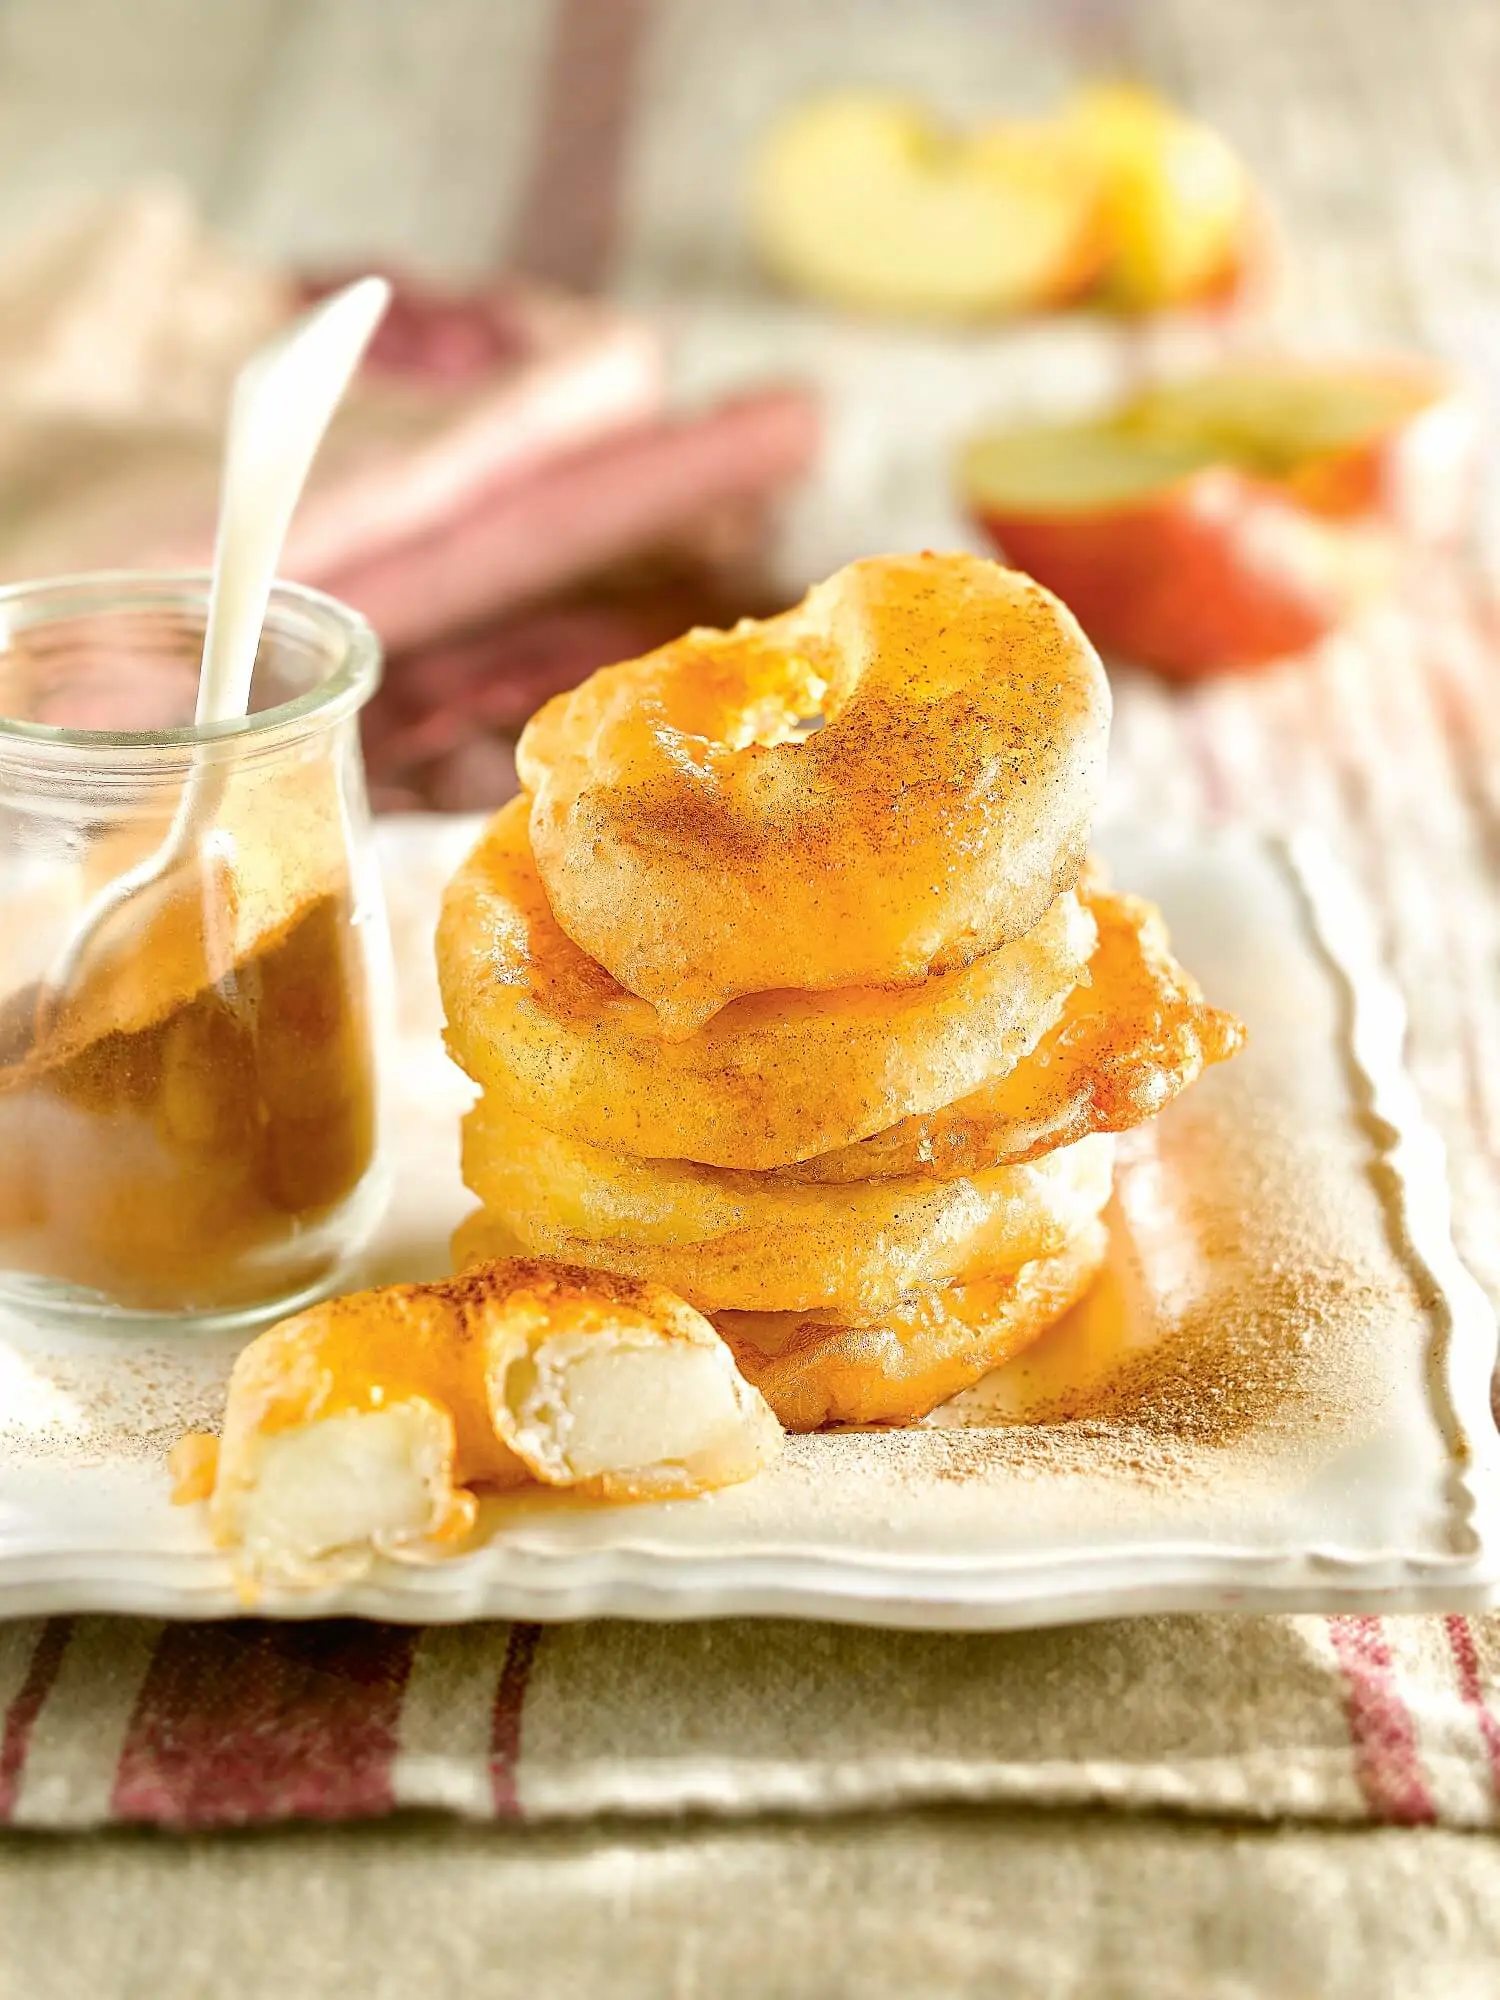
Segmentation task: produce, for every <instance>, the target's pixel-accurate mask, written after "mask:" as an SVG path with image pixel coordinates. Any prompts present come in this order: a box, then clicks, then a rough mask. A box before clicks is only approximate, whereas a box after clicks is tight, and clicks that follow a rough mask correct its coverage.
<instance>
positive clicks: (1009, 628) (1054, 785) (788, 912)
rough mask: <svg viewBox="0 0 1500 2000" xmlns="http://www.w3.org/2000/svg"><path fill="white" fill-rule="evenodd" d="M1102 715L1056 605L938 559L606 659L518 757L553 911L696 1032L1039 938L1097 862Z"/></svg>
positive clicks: (961, 560)
mask: <svg viewBox="0 0 1500 2000" xmlns="http://www.w3.org/2000/svg"><path fill="white" fill-rule="evenodd" d="M1109 714H1110V701H1109V684H1108V681H1107V680H1106V679H1105V675H1104V670H1103V668H1102V666H1101V665H1100V662H1099V657H1098V655H1097V654H1096V653H1095V651H1094V649H1093V647H1092V646H1091V645H1090V644H1089V642H1088V640H1087V639H1086V638H1085V636H1084V634H1083V632H1082V630H1081V629H1080V627H1079V626H1078V623H1077V621H1076V620H1075V619H1074V618H1073V616H1072V614H1071V613H1070V612H1069V611H1068V610H1067V609H1066V607H1065V606H1063V605H1062V604H1061V603H1059V602H1058V600H1057V599H1056V598H1055V597H1053V596H1052V595H1051V594H1050V593H1049V592H1048V591H1046V590H1044V589H1043V588H1042V587H1041V586H1040V585H1039V584H1037V583H1034V582H1033V581H1032V580H1031V579H1030V578H1029V577H1026V576H1022V575H1021V574H1020V573H1019V572H1017V571H1014V570H1007V569H1004V568H1002V567H1001V566H1000V565H999V564H997V563H994V562H989V561H986V560H984V559H983V558H981V557H978V556H972V555H963V554H953V555H935V554H932V553H930V552H929V553H926V554H922V555H903V556H884V557H873V558H870V559H869V560H867V561H864V562H857V563H851V564H850V565H849V566H848V568H847V569H843V570H840V571H839V572H838V573H837V575H835V576H832V577H830V578H829V579H828V580H827V581H826V582H825V583H821V584H819V585H817V586H816V587H815V588H814V589H813V590H811V591H810V592H809V593H808V595H807V597H806V598H805V599H804V600H803V602H802V603H801V604H800V605H798V606H797V607H796V608H795V609H794V610H792V611H789V612H784V613H783V614H782V615H781V616H780V617H777V618H773V619H770V620H767V621H766V622H764V623H758V622H756V621H754V620H750V619H746V620H742V621H741V623H740V624H739V625H738V626H737V627H736V628H735V629H734V630H733V631H732V632H714V631H709V630H706V629H700V630H697V631H693V632H689V633H688V634H686V635H685V637H683V638H682V639H679V640H676V641H674V642H673V643H672V644H670V645H667V646H663V647H660V648H659V649H658V650H657V651H656V652H654V653H648V654H647V655H645V656H644V658H641V659H638V660H631V661H627V662H625V663H624V664H623V665H620V666H614V667H606V668H603V669H602V670H601V671H600V672H598V673H596V674H594V675H592V676H591V677H590V679H588V680H587V681H585V682H584V683H583V685H582V686H581V687H579V688H576V689H574V690H573V691H572V692H571V693H569V694H565V695H559V696H557V697H556V698H555V699H554V700H552V701H550V702H549V703H548V704H547V705H546V707H544V708H543V709H542V710H541V711H540V713H539V714H537V715H536V716H534V717H533V718H532V721H531V722H530V723H529V724H528V726H527V729H526V731H525V733H524V735H523V736H522V738H521V742H520V747H519V750H518V754H517V766H518V769H519V771H520V774H521V781H522V783H523V785H525V786H526V788H527V789H528V790H529V791H530V792H531V793H532V794H533V799H532V806H531V839H532V846H533V849H534V851H535V855H536V865H537V871H538V873H539V875H540V877H541V880H542V882H543V884H544V885H545V888H546V892H547V896H548V899H549V900H550V902H551V905H552V908H553V910H554V911H555V912H556V915H557V920H558V922H559V923H560V925H561V926H562V928H563V930H564V931H565V932H566V933H567V935H568V936H569V937H571V938H572V939H573V940H574V941H575V943H576V944H577V945H578V946H579V947H580V948H581V949H582V950H583V951H584V952H586V953H587V954H588V956H589V957H591V958H592V959H594V960H595V961H596V962H597V963H598V964H599V965H602V966H604V967H605V968H606V969H607V970H608V971H609V972H610V973H611V974H612V976H613V977H614V978H615V979H616V980H617V981H618V982H619V983H620V985H621V986H623V987H624V988H625V989H626V990H627V991H628V992H631V993H635V994H638V995H640V996H641V997H642V998H643V999H644V1000H646V1001H648V1002H649V1003H650V1004H651V1006H652V1007H653V1008H655V1010H656V1012H657V1014H658V1015H659V1017H660V1020H661V1024H662V1028H663V1031H664V1032H665V1033H666V1034H668V1035H670V1036H672V1037H680V1036H685V1035H690V1034H692V1033H694V1032H695V1031H696V1030H697V1029H699V1028H701V1026H702V1024H703V1023H704V1021H705V1020H707V1019H708V1018H709V1017H710V1016H711V1015H712V1014H714V1013H715V1012H716V1011H717V1010H718V1009H719V1008H721V1007H723V1006H724V1005H725V1004H726V1002H728V1001H731V1000H734V999H735V998H737V997H738V996H740V995H742V994H751V993H764V992H767V991H771V990H776V989H781V988H794V989H799V990H804V991H812V992H824V991H828V990H834V989H840V988H847V987H863V986H875V985H888V984H898V983H905V982H913V981H918V980H922V979H924V978H926V977H927V975H928V974H929V973H931V972H935V971H937V972H941V971H943V970H946V969H950V968H953V967H957V966H963V965H968V964H970V963H971V962H972V961H973V960H975V959H976V958H979V957H981V956H982V955H984V954H985V953H988V952H992V951H994V950H995V949H996V947H998V946H1000V945H1004V944H1008V943H1010V942H1012V941H1013V940H1015V939H1018V938H1021V937H1023V936H1024V935H1025V934H1026V933H1027V932H1028V931H1030V930H1031V929H1032V928H1033V927H1034V926H1035V925H1036V924H1038V923H1040V922H1041V920H1042V918H1043V916H1044V914H1045V913H1046V911H1047V909H1048V908H1049V906H1050V905H1051V904H1052V903H1054V902H1055V900H1056V898H1057V897H1058V895H1059V894H1060V893H1061V892H1062V891H1064V890H1066V889H1068V888H1070V887H1071V886H1072V884H1073V882H1074V880H1075V879H1076V877H1077V875H1078V871H1079V868H1080V865H1081V863H1082V861H1083V855H1084V848H1085V845H1086V842H1087V838H1088V830H1089V824H1090V821H1091V820H1092V817H1093V814H1094V810H1095V807H1096V806H1097V804H1098V800H1099V795H1100V791H1101V787H1102V781H1103V772H1104V758H1105V749H1106V745H1107V740H1108V734H1109ZM813 717H818V718H821V720H822V724H823V726H822V727H821V728H820V729H818V730H816V731H815V732H813V733H811V734H807V735H803V734H802V733H800V728H799V725H801V724H803V723H804V722H806V721H807V720H808V719H810V718H813Z"/></svg>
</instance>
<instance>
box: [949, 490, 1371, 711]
mask: <svg viewBox="0 0 1500 2000" xmlns="http://www.w3.org/2000/svg"><path fill="white" fill-rule="evenodd" d="M980 520H981V523H982V525H983V527H984V528H985V530H986V532H987V533H988V534H989V535H990V536H991V538H992V539H993V540H994V542H995V544H996V546H997V548H998V549H999V550H1000V552H1001V553H1002V554H1003V555H1004V557H1005V559H1006V561H1007V562H1010V563H1013V564H1014V565H1015V566H1016V568H1018V569H1023V570H1025V571H1026V572H1027V573H1028V575H1030V576H1034V577H1035V578H1036V580H1037V582H1038V583H1042V584H1045V585H1046V587H1047V588H1048V589H1049V590H1051V591H1054V592H1055V593H1056V594H1057V595H1058V596H1059V597H1060V598H1061V599H1062V600H1063V602H1064V603H1065V604H1066V605H1067V606H1068V608H1069V609H1070V610H1071V611H1072V612H1073V613H1074V615H1075V616H1076V617H1077V619H1078V621H1079V623H1080V624H1081V625H1082V626H1083V629H1084V631H1085V632H1087V633H1088V635H1089V637H1090V638H1091V639H1092V640H1093V641H1094V643H1095V645H1097V646H1098V647H1099V648H1100V649H1101V651H1103V652H1105V653H1113V654H1117V655H1118V656H1119V657H1121V658H1123V659H1128V660H1134V661H1137V662H1138V663H1140V664H1141V665H1143V666H1150V667H1155V668H1156V669H1157V671H1158V672H1159V673H1162V674H1165V675H1167V676H1169V677H1170V678H1172V679H1174V680H1195V679H1197V678H1199V677H1200V676H1203V675H1207V674H1214V673H1220V672H1224V671H1227V670H1231V669H1244V668H1248V667H1257V666H1264V665H1266V664H1268V663H1269V662H1270V661H1272V660H1277V659H1282V658H1284V657H1285V656H1286V655H1287V654H1289V653H1299V652H1302V651H1304V650H1305V649H1306V648H1307V647H1308V646H1311V645H1313V644H1314V643H1315V642H1316V641H1317V640H1319V639H1321V638H1323V637H1324V636H1325V634H1327V633H1328V632H1330V631H1331V630H1332V629H1333V628H1334V626H1335V625H1337V624H1338V623H1339V622H1340V620H1341V619H1342V618H1343V617H1344V616H1345V615H1346V613H1347V611H1348V610H1349V609H1350V608H1351V606H1350V603H1349V601H1348V600H1347V598H1346V597H1345V595H1344V593H1343V592H1342V591H1341V590H1340V589H1339V588H1338V587H1337V568H1338V565H1337V562H1336V560H1335V561H1333V562H1330V555H1331V554H1335V555H1336V551H1331V550H1330V547H1329V541H1330V537H1331V536H1332V537H1337V536H1340V535H1341V534H1344V533H1349V532H1350V531H1348V530H1340V529H1338V528H1334V527H1331V526H1330V525H1328V524H1326V523H1324V522H1322V521H1320V520H1318V518H1317V517H1316V516H1315V515H1314V514H1312V513H1311V512H1310V511H1309V510H1308V509H1307V508H1305V507H1303V506H1300V505H1298V504H1297V503H1296V502H1294V501H1289V500H1288V499H1287V498H1286V497H1285V496H1284V495H1283V494H1282V493H1281V492H1280V491H1279V490H1278V489H1277V488H1275V487H1274V486H1271V485H1269V484H1267V483H1265V482H1261V481H1256V480H1251V479H1248V478H1246V477H1244V476H1243V475H1242V474H1240V473H1238V472H1236V471H1234V470H1232V469H1231V468H1229V467H1223V466H1214V467H1210V468H1208V469H1206V470H1204V471H1203V472H1199V473H1195V474H1193V475H1192V476H1191V477H1190V478H1188V479H1184V480H1182V481H1180V482H1178V483H1177V484H1175V485H1173V486H1170V487H1168V488H1166V489H1165V490H1164V491H1162V492H1161V493H1159V494H1153V495H1152V496H1151V497H1150V498H1148V499H1146V500H1143V501H1138V502H1134V503H1132V504H1130V505H1129V506H1126V507H1121V508H1120V509H1118V510H1115V511H1111V512H1110V513H1107V514H1075V515H1056V516H1053V517H1052V518H1050V519H1025V520H1022V519H1016V518H1014V517H1010V516H1004V515H997V514H995V513H993V512H984V513H981V515H980Z"/></svg>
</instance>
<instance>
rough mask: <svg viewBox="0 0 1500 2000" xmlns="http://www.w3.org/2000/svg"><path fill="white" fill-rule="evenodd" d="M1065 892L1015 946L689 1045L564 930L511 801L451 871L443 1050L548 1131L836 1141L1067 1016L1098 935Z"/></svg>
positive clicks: (669, 1141)
mask: <svg viewBox="0 0 1500 2000" xmlns="http://www.w3.org/2000/svg"><path fill="white" fill-rule="evenodd" d="M1096 936H1097V933H1096V930H1095V926H1094V920H1093V918H1092V917H1090V916H1089V915H1088V914H1087V912H1086V911H1085V910H1084V909H1083V907H1082V906H1081V904H1080V903H1079V901H1078V899H1077V898H1076V897H1075V896H1074V895H1073V894H1072V893H1071V892H1070V893H1068V894H1066V895H1063V896H1059V897H1058V898H1056V900H1055V901H1054V902H1053V903H1052V904H1051V905H1050V906H1049V907H1048V908H1047V909H1046V910H1045V911H1044V912H1043V914H1042V916H1041V919H1040V921H1039V922H1038V923H1037V924H1036V925H1035V926H1034V927H1033V928H1032V929H1031V930H1030V931H1029V932H1028V933H1027V934H1026V935H1025V936H1024V937H1021V938H1018V939H1016V941H1015V942H1014V943H1012V944H1008V945H1003V946H1001V947H1000V948H999V949H998V950H996V951H993V952H990V953H987V954H986V955H985V956H984V957H983V958H979V959H976V960H975V962H974V963H973V964H972V965H968V966H965V967H963V968H962V969H960V970H957V971H953V972H948V973H942V974H938V975H934V976H933V977H932V978H930V979H928V980H926V981H924V982H923V983H922V984H921V985H920V986H908V987H894V988H891V987H851V988H845V989H841V990H839V991H837V992H830V993H785V992H782V993H758V994H751V995H748V996H747V997H745V998H744V999H741V1000H737V1001H734V1002H733V1003H732V1004H731V1005H729V1006H728V1007H725V1008H724V1009H723V1010H722V1012H720V1013H718V1014H716V1015H715V1016H714V1018H713V1020H711V1021H710V1022H708V1023H707V1025H706V1026H705V1027H703V1028H702V1029H700V1031H699V1032H698V1033H697V1034H696V1035H694V1036H692V1037H691V1038H690V1039H688V1040H686V1041H677V1042H673V1041H667V1040H664V1039H663V1037H662V1034H661V1029H660V1023H659V1021H658V1019H657V1016H656V1014H655V1012H654V1011H653V1010H652V1009H651V1008H650V1007H648V1006H647V1005H646V1004H645V1002H644V1001H641V1000H638V999H636V998H635V997H633V996H632V995H631V994H629V993H627V992H625V991H624V989H623V988H622V987H621V986H619V985H618V984H617V983H616V981H615V980H614V979H613V978H612V977H611V976H610V975H609V973H607V972H606V971H604V969H603V968H602V967H601V966H598V965H595V964H594V963H593V961H592V960H591V959H590V958H588V957H587V956H586V954H585V953H584V952H582V951H580V950H579V948H578V947H577V945H575V944H573V943H572V941H571V940H570V939H569V938H568V937H566V936H565V935H564V933H563V931H562V930H561V929H560V928H559V926H558V924H557V921H556V919H555V918H554V916H553V914H552V911H551V908H550V906H549V904H548V901H547V897H546V895H545V893H544V892H543V889H542V885H541V883H540V881H539V880H538V878H537V874H536V869H535V866H534V864H533V861H532V857H531V850H530V843H529V840H528V836H527V804H526V801H525V800H524V799H515V800H513V801H512V802H511V804H510V805H508V806H506V807H505V808H504V809H503V811H501V812H500V813H499V814H498V815H497V816H496V818H495V819H494V820H493V821H492V822H491V824H490V826H489V827H488V828H487V829H486V830H485V833H484V834H483V836H482V837H481V839H480V841H479V844H478V846H477V847H476V848H475V850H474V852H473V854H472V855H470V857H469V859H468V860H467V861H466V862H465V863H464V865H463V867H462V868H461V869H460V870H459V871H458V873H457V875H455V877H454V878H453V880H452V882H451V883H450V884H449V885H448V890H447V893H446V895H445V897H444V900H443V912H442V918H441V921H440V923H439V925H438V939H437V952H438V972H439V977H440V980H441V984H442V990H443V1003H444V1008H445V1011H446V1014H447V1021H448V1046H449V1048H450V1050H451V1051H452V1054H453V1056H454V1059H455V1060H456V1061H457V1062H458V1063H459V1065H460V1066H461V1067H462V1068H463V1069H464V1070H466V1071H467V1072H468V1074H469V1075H470V1076H471V1077H473V1078H474V1080H475V1081H476V1082H477V1083H479V1084H481V1085H483V1087H484V1088H485V1089H486V1090H487V1091H489V1092H490V1093H492V1094H493V1095H494V1096H495V1097H497V1098H500V1099H503V1100H504V1101H505V1102H506V1103H508V1104H511V1105H513V1106H514V1107H515V1108H516V1109H517V1110H519V1111H521V1112H523V1113H524V1114H525V1115H526V1116H527V1117H529V1118H532V1119H534V1120H535V1121H536V1122H537V1123H538V1124H541V1125H546V1126H548V1127H550V1128H552V1129H554V1130H557V1131H564V1132H570V1133H573V1134H575V1135H576V1136H577V1137H579V1138H580V1139H584V1140H588V1141H590V1142H591V1143H593V1144H595V1145H600V1146H606V1147H610V1148H613V1149H615V1150H617V1151H621V1152H630V1153H635V1154H638V1155H639V1156H641V1157H642V1158H645V1159H666V1160H676V1159H690V1160H698V1161H701V1162H703V1163H704V1164H706V1165H710V1166H720V1167H738V1168H745V1169H751V1170H757V1171H758V1170H763V1169H766V1168H770V1167H777V1166H782V1165H785V1164H787V1163H789V1162H791V1161H795V1160H803V1159H808V1158H811V1157H812V1156H814V1155H816V1154H825V1153H829V1152H832V1151H833V1150H834V1149H835V1148H838V1147H842V1146H847V1145H849V1144H851V1143H852V1142H854V1141H856V1140H859V1139H863V1138H865V1137H867V1136H868V1135H869V1134H871V1133H877V1132H881V1131H883V1130H884V1129H885V1128H887V1127H889V1126H891V1125H893V1124H896V1123H897V1122H898V1121H899V1120H901V1119H903V1118H905V1117H908V1116H910V1115H912V1114H914V1113H921V1112H926V1111H932V1110H935V1109H937V1108H938V1107H939V1106H941V1105H945V1104H949V1103H952V1102H953V1100H954V1099H955V1098H960V1097H962V1096H964V1095H965V1094H966V1093H967V1092H970V1091H973V1090H975V1089H977V1088H978V1087H979V1086H980V1085H981V1084H984V1083H987V1082H990V1081H991V1080H993V1079H994V1078H996V1077H999V1076H1003V1075H1005V1074H1006V1073H1007V1072H1008V1071H1010V1070H1011V1069H1013V1068H1014V1067H1015V1065H1016V1064H1017V1063H1018V1062H1019V1061H1020V1060H1021V1058H1022V1057H1023V1056H1024V1055H1026V1054H1027V1053H1028V1051H1029V1050H1031V1049H1032V1048H1034V1047H1035V1046H1036V1044H1037V1042H1038V1041H1039V1040H1040V1038H1041V1036H1042V1035H1043V1034H1044V1033H1045V1032H1046V1030H1047V1029H1048V1028H1049V1027H1050V1026H1051V1025H1052V1023H1053V1022H1054V1021H1055V1020H1056V1019H1057V1018H1058V1016H1059V1014H1060V1013H1061V1012H1062V1009H1063V1005H1064V1003H1065V1002H1066V1000H1067V997H1068V994H1069V993H1070V992H1071V990H1072V988H1073V987H1074V985H1075V984H1076V983H1077V981H1078V978H1079V976H1080V975H1081V973H1082V972H1083V970H1084V967H1085V966H1086V964H1087V962H1088V958H1089V955H1090V953H1091V952H1092V950H1093V949H1094V945H1095V941H1096Z"/></svg>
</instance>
